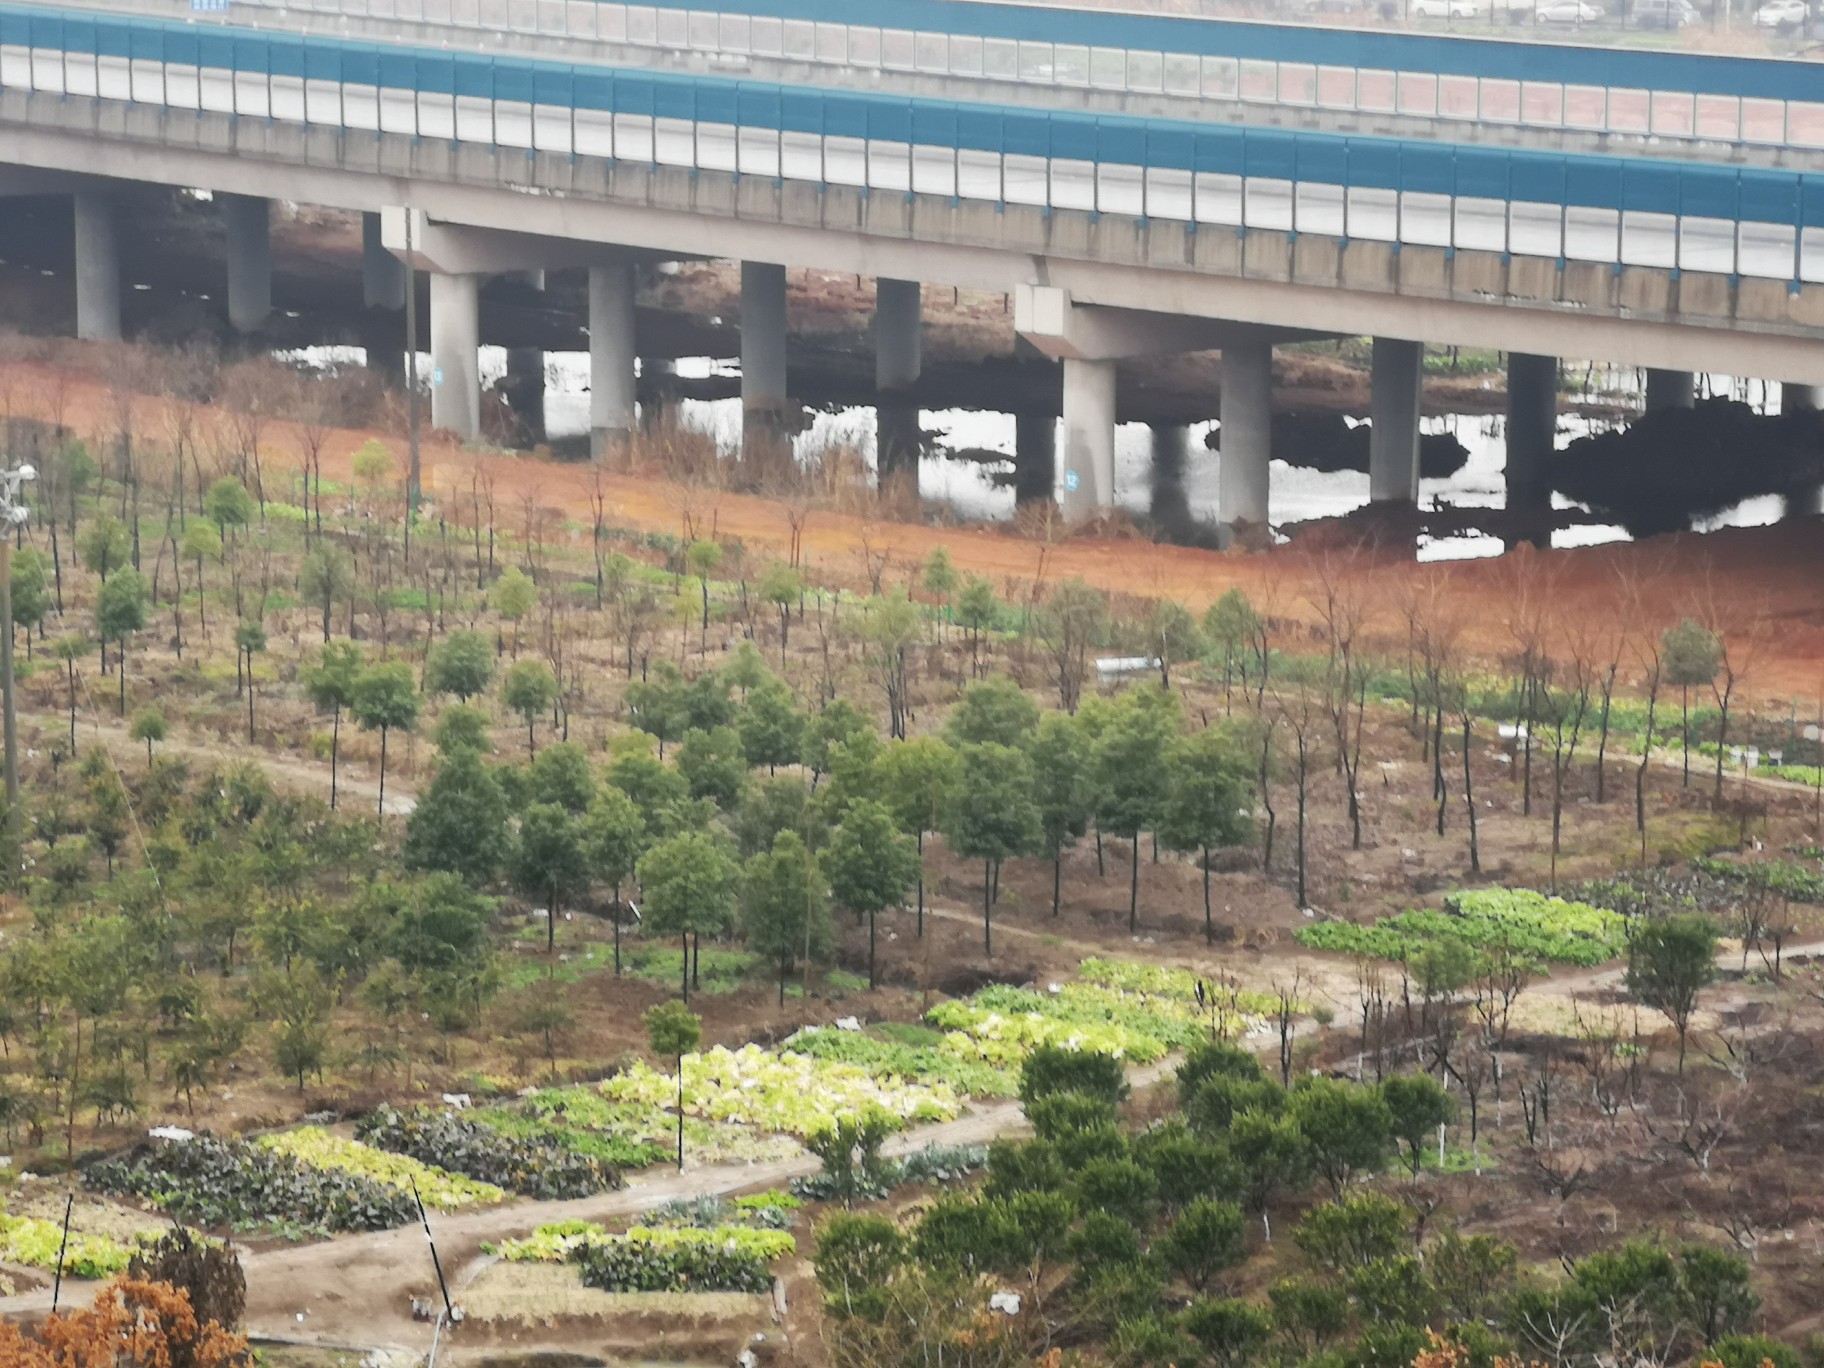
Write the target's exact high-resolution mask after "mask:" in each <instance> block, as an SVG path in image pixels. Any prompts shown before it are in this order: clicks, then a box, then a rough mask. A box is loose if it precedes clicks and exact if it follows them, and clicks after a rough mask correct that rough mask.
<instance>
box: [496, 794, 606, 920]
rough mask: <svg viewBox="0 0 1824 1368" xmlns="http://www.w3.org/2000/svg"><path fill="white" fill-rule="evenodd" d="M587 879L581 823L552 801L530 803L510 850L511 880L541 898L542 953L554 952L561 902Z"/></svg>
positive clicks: (587, 869)
mask: <svg viewBox="0 0 1824 1368" xmlns="http://www.w3.org/2000/svg"><path fill="white" fill-rule="evenodd" d="M588 880H589V862H588V860H587V859H586V858H585V855H584V850H583V831H582V823H581V822H579V821H578V820H577V817H576V814H575V813H573V812H570V811H569V810H567V809H565V808H562V807H559V806H558V805H557V804H556V803H534V804H532V806H531V807H529V808H527V809H526V810H525V813H524V814H523V815H522V816H521V817H520V819H519V840H518V841H517V842H516V843H515V845H514V849H513V882H514V883H515V884H517V885H518V886H519V889H520V891H521V892H523V893H525V894H527V895H528V896H531V897H538V896H543V897H544V899H545V952H546V953H547V954H556V953H557V917H558V912H559V910H560V909H561V908H562V906H563V904H564V903H565V902H566V901H568V900H569V899H570V898H572V897H574V896H576V895H577V894H579V893H581V892H582V890H583V889H584V888H585V887H586V886H587V884H588Z"/></svg>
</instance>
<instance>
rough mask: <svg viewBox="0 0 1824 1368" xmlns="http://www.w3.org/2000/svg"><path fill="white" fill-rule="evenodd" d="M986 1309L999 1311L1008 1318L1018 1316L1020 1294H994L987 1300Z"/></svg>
mask: <svg viewBox="0 0 1824 1368" xmlns="http://www.w3.org/2000/svg"><path fill="white" fill-rule="evenodd" d="M988 1309H989V1310H990V1311H1000V1312H1002V1313H1004V1314H1006V1315H1009V1316H1017V1315H1019V1314H1020V1294H1019V1293H1018V1292H996V1293H995V1294H994V1295H993V1296H992V1297H990V1298H988Z"/></svg>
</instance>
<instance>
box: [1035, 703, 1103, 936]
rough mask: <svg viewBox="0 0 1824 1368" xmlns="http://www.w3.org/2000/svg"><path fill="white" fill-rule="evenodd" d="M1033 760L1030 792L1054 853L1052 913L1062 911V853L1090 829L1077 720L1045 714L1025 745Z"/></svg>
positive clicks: (1086, 759)
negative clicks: (1060, 907)
mask: <svg viewBox="0 0 1824 1368" xmlns="http://www.w3.org/2000/svg"><path fill="white" fill-rule="evenodd" d="M1026 753H1027V754H1028V755H1029V756H1030V757H1031V759H1032V796H1033V802H1034V804H1035V805H1036V806H1037V808H1038V813H1039V830H1040V833H1041V840H1042V843H1043V845H1044V848H1045V850H1046V851H1047V852H1048V853H1049V854H1050V855H1051V915H1052V916H1054V917H1055V916H1057V915H1058V908H1059V902H1060V897H1061V893H1062V887H1063V880H1064V852H1065V851H1066V850H1067V849H1069V848H1070V847H1071V846H1073V845H1075V844H1076V843H1077V841H1078V840H1080V839H1081V838H1082V836H1083V833H1084V832H1086V831H1087V830H1089V818H1090V813H1091V808H1092V805H1093V803H1094V798H1095V792H1094V789H1093V788H1092V786H1091V775H1090V754H1089V745H1088V741H1087V739H1086V738H1085V736H1084V734H1083V729H1082V727H1081V726H1079V725H1078V721H1077V719H1076V718H1074V717H1071V716H1069V715H1067V714H1065V713H1056V712H1051V713H1046V714H1045V716H1044V717H1042V718H1040V719H1039V729H1038V731H1037V732H1036V733H1035V734H1034V736H1033V738H1032V741H1031V742H1030V744H1028V746H1027V748H1026Z"/></svg>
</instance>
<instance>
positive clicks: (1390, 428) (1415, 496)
mask: <svg viewBox="0 0 1824 1368" xmlns="http://www.w3.org/2000/svg"><path fill="white" fill-rule="evenodd" d="M1424 372H1425V348H1424V344H1422V343H1419V342H1406V341H1401V340H1399V339H1396V338H1392V337H1377V338H1375V339H1374V358H1373V360H1372V362H1371V363H1370V368H1369V384H1370V386H1371V397H1370V399H1369V412H1370V415H1371V418H1372V420H1373V425H1374V426H1373V429H1372V430H1371V431H1370V433H1369V437H1368V498H1369V499H1370V500H1371V501H1372V502H1374V503H1405V504H1416V503H1417V502H1418V501H1419V403H1420V397H1421V391H1422V388H1423V382H1424Z"/></svg>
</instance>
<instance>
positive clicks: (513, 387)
mask: <svg viewBox="0 0 1824 1368" xmlns="http://www.w3.org/2000/svg"><path fill="white" fill-rule="evenodd" d="M502 388H503V389H504V390H505V391H506V398H507V406H508V407H509V408H511V409H512V410H513V416H514V418H516V419H517V420H518V422H519V435H520V437H521V438H522V439H523V440H524V441H525V442H526V443H527V445H529V446H537V445H538V444H539V443H541V442H543V441H544V440H545V353H544V350H543V349H542V348H540V347H509V348H508V349H507V374H506V380H505V383H504V384H503V386H502Z"/></svg>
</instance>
